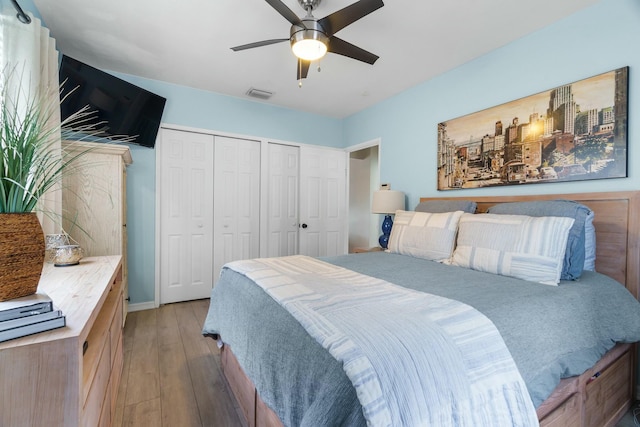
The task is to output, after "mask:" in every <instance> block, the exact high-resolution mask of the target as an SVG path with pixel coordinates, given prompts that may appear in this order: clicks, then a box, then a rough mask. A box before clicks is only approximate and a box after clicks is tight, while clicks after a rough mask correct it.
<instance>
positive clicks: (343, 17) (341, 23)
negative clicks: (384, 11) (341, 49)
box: [318, 0, 384, 37]
mask: <svg viewBox="0 0 640 427" xmlns="http://www.w3.org/2000/svg"><path fill="white" fill-rule="evenodd" d="M382 6H384V3H382V0H360V1H358V2H355V3H353V4H351V5H349V6H347V7H345V8H344V9H340V10H338V11H337V12H333V13H332V14H331V15H327V16H325V17H324V18H322V19H319V20H318V24H320V25H321V26H322V28H324V30H325V33H326V34H327V35H328V36H329V37H331V36H332V35H334V34H335V33H337V32H338V31H340V30H341V29H343V28H344V27H346V26H347V25H349V24H352V23H354V22H356V21H357V20H358V19H360V18H362V17H365V16H367V15H368V14H370V13H371V12H374V11H376V10H378V9H380V8H381V7H382Z"/></svg>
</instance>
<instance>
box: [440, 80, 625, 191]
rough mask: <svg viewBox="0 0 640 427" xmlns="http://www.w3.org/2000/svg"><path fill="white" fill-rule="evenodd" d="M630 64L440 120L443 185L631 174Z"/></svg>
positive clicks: (442, 187)
mask: <svg viewBox="0 0 640 427" xmlns="http://www.w3.org/2000/svg"><path fill="white" fill-rule="evenodd" d="M628 74H629V67H623V68H619V69H617V70H613V71H609V72H607V73H603V74H599V75H597V76H594V77H590V78H587V79H584V80H580V81H577V82H574V83H570V84H566V85H563V86H560V87H556V88H554V89H551V90H548V91H546V92H541V93H538V94H535V95H531V96H528V97H525V98H521V99H518V100H515V101H511V102H508V103H505V104H502V105H499V106H496V107H492V108H488V109H486V110H482V111H479V112H476V113H472V114H468V115H466V116H463V117H458V118H456V119H452V120H447V121H446V122H442V123H439V124H438V190H451V189H460V188H478V187H491V186H498V185H518V184H540V183H546V182H559V181H577V180H587V179H603V178H621V177H626V176H627V106H628V103H627V95H628Z"/></svg>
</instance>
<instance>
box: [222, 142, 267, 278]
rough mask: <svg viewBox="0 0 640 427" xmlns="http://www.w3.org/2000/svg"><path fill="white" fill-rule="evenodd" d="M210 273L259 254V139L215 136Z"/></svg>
mask: <svg viewBox="0 0 640 427" xmlns="http://www.w3.org/2000/svg"><path fill="white" fill-rule="evenodd" d="M214 145H215V153H214V189H213V206H214V210H213V224H214V226H213V274H214V283H215V282H216V281H217V279H218V276H219V274H220V269H221V268H222V266H223V265H224V264H225V263H227V262H229V261H236V260H240V259H248V258H256V257H258V256H259V255H260V142H259V141H251V140H246V139H238V138H228V137H222V136H216V137H215V144H214Z"/></svg>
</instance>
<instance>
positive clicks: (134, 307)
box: [127, 301, 157, 313]
mask: <svg viewBox="0 0 640 427" xmlns="http://www.w3.org/2000/svg"><path fill="white" fill-rule="evenodd" d="M153 308H157V307H156V304H155V303H154V302H153V301H149V302H139V303H137V304H129V309H128V310H127V312H128V313H132V312H134V311H142V310H151V309H153Z"/></svg>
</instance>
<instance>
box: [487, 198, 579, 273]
mask: <svg viewBox="0 0 640 427" xmlns="http://www.w3.org/2000/svg"><path fill="white" fill-rule="evenodd" d="M487 213H492V214H507V215H529V216H536V217H539V216H562V217H569V218H573V219H574V223H573V226H572V227H571V229H570V230H569V239H568V240H567V250H566V252H565V255H564V263H563V265H562V273H561V274H560V279H562V280H576V279H578V278H579V277H580V275H581V274H582V270H583V269H584V260H585V230H584V226H585V221H586V219H587V216H588V215H589V213H591V209H589V208H588V207H586V206H585V205H582V204H580V203H578V202H574V201H572V200H539V201H531V202H513V203H500V204H498V205H495V206H492V207H491V208H489V210H488V211H487Z"/></svg>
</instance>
